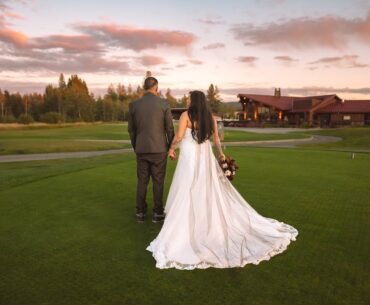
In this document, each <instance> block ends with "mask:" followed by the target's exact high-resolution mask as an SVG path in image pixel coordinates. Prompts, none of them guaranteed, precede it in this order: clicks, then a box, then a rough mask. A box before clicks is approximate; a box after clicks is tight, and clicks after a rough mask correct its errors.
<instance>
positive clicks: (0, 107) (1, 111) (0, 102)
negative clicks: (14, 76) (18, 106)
mask: <svg viewBox="0 0 370 305" xmlns="http://www.w3.org/2000/svg"><path fill="white" fill-rule="evenodd" d="M4 115H5V95H4V94H3V92H2V91H1V89H0V116H1V117H2V118H3V117H4Z"/></svg>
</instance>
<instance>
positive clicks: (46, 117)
mask: <svg viewBox="0 0 370 305" xmlns="http://www.w3.org/2000/svg"><path fill="white" fill-rule="evenodd" d="M40 121H41V122H44V123H48V124H58V123H61V122H62V121H63V116H62V115H61V114H59V113H58V112H47V113H45V114H43V115H42V116H41V117H40Z"/></svg>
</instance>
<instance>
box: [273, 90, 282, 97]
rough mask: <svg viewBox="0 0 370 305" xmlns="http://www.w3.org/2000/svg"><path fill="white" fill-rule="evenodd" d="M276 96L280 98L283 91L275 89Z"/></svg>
mask: <svg viewBox="0 0 370 305" xmlns="http://www.w3.org/2000/svg"><path fill="white" fill-rule="evenodd" d="M274 96H276V97H280V96H281V89H280V88H275V94H274Z"/></svg>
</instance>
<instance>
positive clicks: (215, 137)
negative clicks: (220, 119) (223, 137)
mask: <svg viewBox="0 0 370 305" xmlns="http://www.w3.org/2000/svg"><path fill="white" fill-rule="evenodd" d="M212 117H213V142H214V143H215V146H216V148H217V151H218V157H219V158H220V159H222V160H225V155H224V153H223V151H222V147H221V141H220V137H219V135H218V126H217V120H216V118H215V117H214V116H212Z"/></svg>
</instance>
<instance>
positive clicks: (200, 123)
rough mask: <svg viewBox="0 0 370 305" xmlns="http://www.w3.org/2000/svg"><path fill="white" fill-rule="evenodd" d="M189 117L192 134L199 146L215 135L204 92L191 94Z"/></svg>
mask: <svg viewBox="0 0 370 305" xmlns="http://www.w3.org/2000/svg"><path fill="white" fill-rule="evenodd" d="M188 115H189V119H190V122H191V134H192V136H193V138H194V140H195V141H197V142H198V143H199V144H201V143H203V142H204V141H206V140H208V139H209V138H210V137H211V136H212V134H213V118H212V113H211V110H210V107H209V105H208V103H207V101H206V96H205V95H204V93H203V92H202V91H192V92H190V106H189V109H188Z"/></svg>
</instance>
